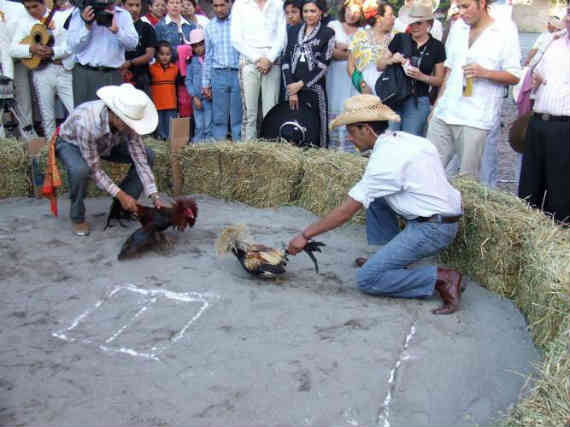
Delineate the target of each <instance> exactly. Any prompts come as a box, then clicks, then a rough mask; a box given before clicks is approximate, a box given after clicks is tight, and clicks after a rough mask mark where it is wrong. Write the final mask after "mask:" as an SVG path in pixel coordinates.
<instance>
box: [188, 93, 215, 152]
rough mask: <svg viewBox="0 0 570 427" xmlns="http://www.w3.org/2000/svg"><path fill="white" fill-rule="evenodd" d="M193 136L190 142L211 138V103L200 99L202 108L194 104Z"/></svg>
mask: <svg viewBox="0 0 570 427" xmlns="http://www.w3.org/2000/svg"><path fill="white" fill-rule="evenodd" d="M194 123H195V128H194V137H193V138H192V142H200V141H205V140H208V139H211V138H212V103H211V102H210V101H206V100H205V99H202V109H201V110H198V109H197V108H196V106H194Z"/></svg>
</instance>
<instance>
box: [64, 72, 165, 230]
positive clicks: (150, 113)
mask: <svg viewBox="0 0 570 427" xmlns="http://www.w3.org/2000/svg"><path fill="white" fill-rule="evenodd" d="M97 96H98V97H99V98H100V100H97V101H89V102H85V103H83V104H81V105H79V106H78V107H76V108H75V109H74V110H73V112H72V113H71V114H70V115H69V117H68V118H67V120H66V121H65V122H64V123H63V124H62V125H61V130H60V132H59V136H58V138H57V141H56V144H55V151H56V155H57V156H58V157H59V159H60V160H61V161H62V162H63V164H64V166H65V168H66V170H67V176H68V177H69V184H70V198H71V209H70V216H71V222H72V231H73V233H74V234H76V235H78V236H86V235H88V234H89V225H88V224H87V222H86V221H85V205H84V203H83V200H84V199H85V194H86V192H87V181H88V178H89V177H92V178H93V179H94V180H95V183H96V184H97V186H98V187H99V188H101V189H102V190H105V191H107V192H108V193H109V194H110V195H111V196H113V197H116V198H117V199H118V200H119V202H120V203H121V205H122V207H123V208H124V209H125V210H128V211H130V212H134V213H136V210H137V205H136V199H137V198H138V197H139V195H140V193H141V192H142V191H143V189H144V191H145V193H146V195H147V196H148V197H151V198H152V200H153V202H154V205H155V206H156V207H157V208H158V207H160V206H162V204H161V202H160V198H159V196H158V192H157V188H156V183H155V179H154V174H153V173H152V162H153V158H154V154H153V152H152V151H151V150H150V149H149V148H148V147H145V145H144V144H143V141H142V137H141V135H146V134H149V133H151V132H153V131H154V130H155V129H156V126H157V124H158V113H157V111H156V107H155V106H154V104H153V102H152V100H151V99H150V98H149V97H148V95H147V94H145V93H144V92H143V91H142V90H138V89H135V88H134V86H132V85H131V84H128V83H125V84H122V85H120V86H103V87H102V88H100V89H99V90H97ZM100 159H104V160H109V161H111V162H117V163H129V164H130V165H131V168H130V170H129V172H128V174H127V176H126V177H125V179H124V180H123V182H122V183H121V184H120V185H117V184H115V183H114V182H113V181H112V180H111V178H110V177H109V176H108V175H107V174H106V173H105V172H104V171H103V169H101V163H100Z"/></svg>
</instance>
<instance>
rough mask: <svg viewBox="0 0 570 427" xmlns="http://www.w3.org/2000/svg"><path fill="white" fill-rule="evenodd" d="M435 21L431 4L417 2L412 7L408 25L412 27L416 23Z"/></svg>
mask: <svg viewBox="0 0 570 427" xmlns="http://www.w3.org/2000/svg"><path fill="white" fill-rule="evenodd" d="M433 19H434V17H433V10H432V6H431V2H429V3H426V2H416V3H414V4H413V5H412V7H410V11H409V12H408V18H407V21H406V23H407V24H408V25H411V24H414V23H416V22H422V21H432V20H433Z"/></svg>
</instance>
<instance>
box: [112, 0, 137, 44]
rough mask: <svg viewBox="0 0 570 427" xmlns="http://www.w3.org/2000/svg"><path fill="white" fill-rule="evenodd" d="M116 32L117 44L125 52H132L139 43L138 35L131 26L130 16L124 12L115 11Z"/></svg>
mask: <svg viewBox="0 0 570 427" xmlns="http://www.w3.org/2000/svg"><path fill="white" fill-rule="evenodd" d="M115 19H116V20H117V26H118V27H119V28H118V31H117V33H116V35H117V38H118V39H119V43H120V44H121V45H122V46H123V47H124V48H125V50H133V49H135V48H136V47H137V44H138V43H139V34H138V33H137V30H136V29H135V26H134V25H133V19H132V18H131V14H130V13H129V12H127V11H126V10H122V9H121V10H120V11H115Z"/></svg>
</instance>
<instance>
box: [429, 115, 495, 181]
mask: <svg viewBox="0 0 570 427" xmlns="http://www.w3.org/2000/svg"><path fill="white" fill-rule="evenodd" d="M488 133H489V131H488V130H484V129H477V128H473V127H470V126H458V125H448V124H447V123H445V122H444V121H443V120H441V119H440V118H438V117H433V118H432V119H431V120H430V122H429V127H428V131H427V139H429V140H430V141H431V143H432V144H433V145H435V146H436V148H437V151H439V156H440V158H441V163H442V164H443V167H444V168H446V167H447V166H448V164H449V162H450V161H451V159H452V158H453V155H454V154H456V153H457V156H458V160H459V173H460V174H469V175H471V176H473V177H475V178H476V179H477V180H479V176H480V170H481V158H482V157H483V150H484V148H485V143H486V142H487V135H488Z"/></svg>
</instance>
